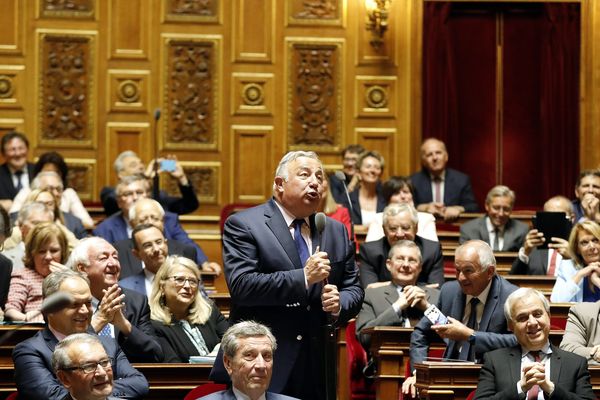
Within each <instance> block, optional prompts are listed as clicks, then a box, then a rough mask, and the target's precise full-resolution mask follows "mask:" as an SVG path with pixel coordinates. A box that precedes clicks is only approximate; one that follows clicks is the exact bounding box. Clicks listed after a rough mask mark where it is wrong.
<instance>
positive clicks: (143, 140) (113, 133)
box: [104, 122, 154, 182]
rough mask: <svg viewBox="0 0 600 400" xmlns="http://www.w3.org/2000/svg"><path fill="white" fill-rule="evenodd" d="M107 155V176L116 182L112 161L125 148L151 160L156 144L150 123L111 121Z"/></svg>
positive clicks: (108, 128)
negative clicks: (152, 136)
mask: <svg viewBox="0 0 600 400" xmlns="http://www.w3.org/2000/svg"><path fill="white" fill-rule="evenodd" d="M105 138H106V143H105V148H106V157H105V159H106V160H107V162H106V163H105V165H104V172H105V174H106V176H110V177H111V179H110V181H111V182H115V179H116V175H115V173H114V171H113V167H112V163H113V161H114V160H115V158H117V156H118V155H119V153H121V152H123V151H125V150H132V151H135V152H136V153H137V154H138V155H139V156H140V158H141V159H142V160H150V159H151V158H152V157H153V154H154V149H153V148H154V146H153V143H152V140H151V136H150V124H149V123H147V122H109V123H108V124H107V125H106V134H105Z"/></svg>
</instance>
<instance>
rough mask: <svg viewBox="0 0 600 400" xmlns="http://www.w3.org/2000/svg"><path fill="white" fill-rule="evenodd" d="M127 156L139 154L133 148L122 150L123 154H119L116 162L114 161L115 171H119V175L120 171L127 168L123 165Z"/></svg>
mask: <svg viewBox="0 0 600 400" xmlns="http://www.w3.org/2000/svg"><path fill="white" fill-rule="evenodd" d="M127 157H137V158H139V157H138V155H137V154H136V153H135V152H134V151H131V150H126V151H124V152H122V153H121V154H119V155H118V156H117V158H115V162H114V163H113V168H114V169H115V172H116V173H117V175H119V172H121V171H122V170H123V169H125V166H124V165H123V163H124V160H125V159H126V158H127Z"/></svg>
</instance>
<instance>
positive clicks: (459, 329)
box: [402, 240, 517, 393]
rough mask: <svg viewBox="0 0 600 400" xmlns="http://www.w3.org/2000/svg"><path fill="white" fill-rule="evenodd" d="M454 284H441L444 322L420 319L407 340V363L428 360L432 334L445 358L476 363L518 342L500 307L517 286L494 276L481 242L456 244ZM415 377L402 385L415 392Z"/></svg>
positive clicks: (487, 249) (487, 250)
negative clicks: (442, 343) (440, 343)
mask: <svg viewBox="0 0 600 400" xmlns="http://www.w3.org/2000/svg"><path fill="white" fill-rule="evenodd" d="M454 264H455V266H456V280H454V281H450V282H447V283H445V284H444V286H442V289H441V292H440V297H439V300H438V304H437V307H438V308H439V310H440V311H441V312H442V314H444V315H445V316H446V317H447V318H448V324H445V325H432V323H431V321H430V320H429V319H427V318H426V317H424V318H423V319H421V322H419V323H418V324H417V326H415V330H414V332H413V333H412V335H411V338H410V361H411V364H412V365H413V366H414V365H415V364H416V363H419V362H423V361H425V360H426V359H427V352H428V350H429V344H430V343H431V340H432V337H433V335H436V334H437V335H439V336H440V337H441V338H442V339H444V341H445V342H446V350H445V352H444V358H446V359H461V360H469V361H475V360H479V359H481V356H482V354H483V353H485V352H487V351H490V350H493V349H497V348H500V347H509V346H514V345H515V344H516V343H517V340H516V338H515V336H514V335H512V334H511V333H510V332H509V331H508V328H507V324H506V318H505V317H504V313H503V311H502V307H503V304H504V302H505V301H506V298H507V297H508V295H509V294H510V293H512V292H514V291H515V290H516V289H517V287H516V286H514V285H513V284H511V283H509V282H508V281H507V280H505V279H504V278H502V277H500V276H498V275H497V274H496V259H495V258H494V253H493V252H492V249H491V248H490V246H489V245H488V244H487V243H485V242H483V241H481V240H471V241H468V242H466V243H464V244H462V245H460V246H459V247H458V248H457V249H456V252H455V254H454ZM414 383H415V376H414V375H413V376H412V377H411V378H407V379H406V381H405V382H404V384H403V385H402V390H403V392H404V393H409V392H413V393H414Z"/></svg>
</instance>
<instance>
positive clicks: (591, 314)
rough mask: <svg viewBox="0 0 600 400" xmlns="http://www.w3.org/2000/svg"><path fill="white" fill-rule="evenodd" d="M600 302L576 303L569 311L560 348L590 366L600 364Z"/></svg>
mask: <svg viewBox="0 0 600 400" xmlns="http://www.w3.org/2000/svg"><path fill="white" fill-rule="evenodd" d="M599 315H600V300H599V301H596V302H595V303H575V304H573V305H572V306H571V308H570V309H569V316H568V317H567V326H566V327H565V334H564V335H563V339H562V341H561V342H560V348H561V349H563V350H566V351H570V352H571V353H575V354H579V355H580V356H582V357H584V358H585V359H587V360H588V363H590V364H596V365H597V364H599V363H600V318H598V316H599Z"/></svg>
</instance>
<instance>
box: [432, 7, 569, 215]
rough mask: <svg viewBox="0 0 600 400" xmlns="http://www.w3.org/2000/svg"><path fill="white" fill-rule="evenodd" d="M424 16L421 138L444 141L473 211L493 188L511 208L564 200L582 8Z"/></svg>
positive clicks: (439, 10) (462, 10)
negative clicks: (501, 187) (500, 187)
mask: <svg viewBox="0 0 600 400" xmlns="http://www.w3.org/2000/svg"><path fill="white" fill-rule="evenodd" d="M424 11H425V15H424V21H423V23H424V35H423V37H424V43H423V49H424V50H423V136H424V137H432V136H434V137H439V138H440V139H442V140H444V141H445V142H446V144H447V147H448V151H449V153H450V162H449V165H450V166H451V167H454V168H457V169H459V170H462V171H463V172H466V173H468V174H469V175H470V176H471V179H472V183H473V189H474V191H475V195H476V197H477V199H478V200H479V202H480V204H482V203H483V199H484V198H485V194H486V193H487V191H488V190H489V189H490V188H491V187H492V186H494V185H496V184H500V183H502V184H506V185H508V186H509V187H511V188H512V189H514V190H515V191H516V192H517V204H516V206H517V207H518V208H519V207H520V208H530V207H540V206H541V204H542V203H543V202H544V201H545V200H546V199H547V198H548V197H550V196H553V195H555V194H565V195H567V196H570V195H571V193H572V187H573V183H574V178H575V177H576V175H577V172H578V169H579V165H578V136H579V135H578V112H579V111H578V85H579V79H578V73H579V6H578V5H577V4H562V3H553V4H539V3H538V4H531V3H530V4H519V3H517V4H514V3H513V4H507V3H500V4H497V3H451V2H426V3H425V10H424ZM499 15H501V18H499ZM500 19H501V20H502V21H503V22H502V26H503V29H502V30H498V29H497V27H498V24H499V23H498V21H499V20H500ZM499 32H500V34H501V35H502V37H498V34H499ZM498 43H501V45H502V59H501V60H499V59H497V54H496V48H497V45H498ZM496 68H501V72H502V77H503V78H502V79H503V81H502V84H503V86H502V88H503V90H502V91H503V101H502V107H501V109H502V113H501V114H498V113H497V112H496V108H497V107H496V101H497V98H496V94H497V93H496ZM499 118H501V119H502V131H501V132H500V134H499V136H498V137H497V132H496V126H497V122H498V119H499ZM498 146H501V147H498ZM500 149H502V151H501V152H500V151H499V150H500ZM498 155H500V158H498ZM498 172H500V173H501V176H502V178H501V182H499V181H498V179H497V174H498Z"/></svg>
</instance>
